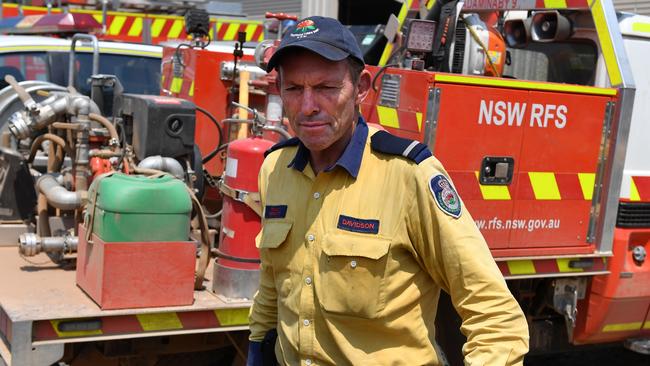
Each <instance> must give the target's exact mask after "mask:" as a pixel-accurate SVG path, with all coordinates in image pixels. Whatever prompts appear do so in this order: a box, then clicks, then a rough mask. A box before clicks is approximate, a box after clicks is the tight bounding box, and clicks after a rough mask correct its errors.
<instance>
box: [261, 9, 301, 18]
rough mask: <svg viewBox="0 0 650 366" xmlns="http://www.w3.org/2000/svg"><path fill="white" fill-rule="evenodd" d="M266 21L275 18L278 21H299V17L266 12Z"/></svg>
mask: <svg viewBox="0 0 650 366" xmlns="http://www.w3.org/2000/svg"><path fill="white" fill-rule="evenodd" d="M265 17H266V19H271V18H275V19H278V20H287V19H288V20H298V16H297V15H291V14H285V13H271V12H268V11H267V12H266V15H265Z"/></svg>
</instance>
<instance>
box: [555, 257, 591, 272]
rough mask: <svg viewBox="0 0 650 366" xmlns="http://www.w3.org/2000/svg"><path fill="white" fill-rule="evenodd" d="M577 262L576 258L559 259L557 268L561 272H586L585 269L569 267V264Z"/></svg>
mask: <svg viewBox="0 0 650 366" xmlns="http://www.w3.org/2000/svg"><path fill="white" fill-rule="evenodd" d="M575 260H576V258H558V259H557V260H556V262H557V268H558V269H559V270H560V272H584V269H582V268H572V267H570V266H569V263H570V262H571V261H575Z"/></svg>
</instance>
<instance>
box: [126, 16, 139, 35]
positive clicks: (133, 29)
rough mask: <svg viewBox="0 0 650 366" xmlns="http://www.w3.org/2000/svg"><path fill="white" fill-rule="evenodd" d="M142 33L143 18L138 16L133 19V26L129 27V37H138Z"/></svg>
mask: <svg viewBox="0 0 650 366" xmlns="http://www.w3.org/2000/svg"><path fill="white" fill-rule="evenodd" d="M141 33H142V18H141V17H137V18H135V19H134V20H133V24H131V28H129V33H128V35H129V37H138V36H140V34H141Z"/></svg>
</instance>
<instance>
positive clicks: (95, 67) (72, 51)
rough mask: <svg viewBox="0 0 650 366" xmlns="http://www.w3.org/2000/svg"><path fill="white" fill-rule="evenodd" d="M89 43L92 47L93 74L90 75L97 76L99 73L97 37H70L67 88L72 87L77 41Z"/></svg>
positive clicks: (79, 35)
mask: <svg viewBox="0 0 650 366" xmlns="http://www.w3.org/2000/svg"><path fill="white" fill-rule="evenodd" d="M82 40H83V41H89V42H91V43H92V45H93V73H92V75H97V74H98V73H99V42H98V41H97V37H95V36H93V35H90V34H80V33H77V34H75V35H74V36H73V37H72V44H71V45H70V60H69V62H68V86H74V75H75V70H74V64H75V47H76V44H77V41H82Z"/></svg>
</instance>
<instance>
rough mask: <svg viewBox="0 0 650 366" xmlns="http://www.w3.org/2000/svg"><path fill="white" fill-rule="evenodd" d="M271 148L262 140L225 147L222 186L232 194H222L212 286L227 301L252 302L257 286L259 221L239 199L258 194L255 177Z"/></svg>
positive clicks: (246, 141) (245, 140) (268, 143)
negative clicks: (229, 299)
mask: <svg viewBox="0 0 650 366" xmlns="http://www.w3.org/2000/svg"><path fill="white" fill-rule="evenodd" d="M273 145H274V142H272V141H269V140H266V139H263V138H261V137H251V138H247V139H242V140H236V141H233V142H231V143H230V144H229V145H228V151H227V154H226V168H225V171H224V176H225V178H224V184H225V191H229V192H230V193H231V194H224V199H223V212H222V214H221V233H220V234H219V237H220V239H219V248H218V249H217V250H218V256H217V260H216V262H215V266H214V277H213V279H214V281H213V285H212V286H213V287H212V290H213V291H214V292H216V293H218V294H220V295H223V296H226V297H231V298H248V299H252V298H253V295H254V294H255V291H256V290H257V286H258V284H259V267H260V265H259V263H260V261H259V252H258V250H257V248H256V247H255V237H256V236H257V234H258V233H259V231H260V229H261V220H260V217H259V216H258V215H257V214H256V213H255V211H253V209H251V208H250V207H249V206H248V205H246V204H245V203H244V202H243V199H242V197H243V196H244V195H246V194H248V193H258V191H259V190H258V187H257V176H258V174H259V171H260V168H261V166H262V162H263V161H264V152H265V151H266V150H268V149H269V148H270V147H271V146H273ZM231 195H234V196H235V197H231Z"/></svg>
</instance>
